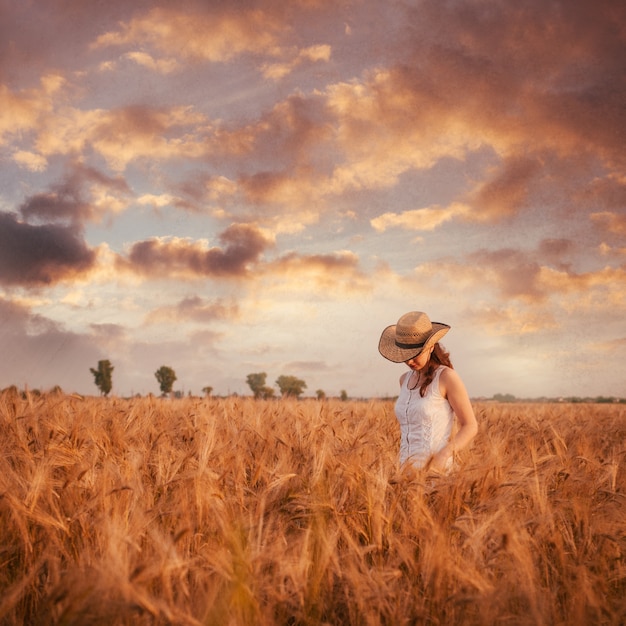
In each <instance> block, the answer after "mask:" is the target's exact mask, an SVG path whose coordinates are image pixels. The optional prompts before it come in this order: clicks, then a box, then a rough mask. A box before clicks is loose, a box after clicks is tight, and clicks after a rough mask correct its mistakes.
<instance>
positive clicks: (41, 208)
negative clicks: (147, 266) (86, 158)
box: [19, 164, 130, 223]
mask: <svg viewBox="0 0 626 626" xmlns="http://www.w3.org/2000/svg"><path fill="white" fill-rule="evenodd" d="M90 185H97V186H99V187H101V188H104V189H107V190H109V191H111V192H113V193H116V194H120V195H128V194H130V188H129V186H128V184H127V183H126V181H125V180H124V178H122V177H119V176H116V177H112V176H107V175H106V174H103V173H102V172H100V171H98V170H97V169H95V168H93V167H87V166H85V165H82V164H76V165H74V166H72V168H71V172H70V173H69V174H68V175H67V176H66V177H65V178H64V179H63V180H62V181H60V182H59V183H56V184H53V185H51V186H50V187H49V189H48V190H47V191H44V192H41V193H38V194H34V195H32V196H30V197H29V198H27V199H26V200H25V201H24V202H23V203H22V205H21V206H20V209H19V210H20V213H21V214H22V216H23V217H24V219H25V220H26V221H32V220H33V219H38V220H41V221H43V222H51V221H57V220H71V221H72V222H77V223H81V222H84V221H87V220H93V219H96V218H98V217H100V215H99V213H100V211H101V210H99V209H98V207H96V206H95V205H94V204H93V202H92V201H91V199H90V198H89V190H87V191H85V188H86V187H89V186H90Z"/></svg>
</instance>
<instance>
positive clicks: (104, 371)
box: [89, 359, 115, 396]
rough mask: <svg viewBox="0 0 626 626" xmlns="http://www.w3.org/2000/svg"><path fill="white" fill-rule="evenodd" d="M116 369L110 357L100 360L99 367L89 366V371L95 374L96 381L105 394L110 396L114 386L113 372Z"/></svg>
mask: <svg viewBox="0 0 626 626" xmlns="http://www.w3.org/2000/svg"><path fill="white" fill-rule="evenodd" d="M114 369H115V368H114V367H113V366H112V365H111V362H110V361H109V360H108V359H104V360H102V361H98V369H94V368H93V367H90V368H89V371H90V372H91V373H92V374H93V377H94V383H95V384H96V387H98V389H100V393H101V395H103V396H108V395H109V392H110V391H111V388H112V387H113V380H112V374H113V370H114Z"/></svg>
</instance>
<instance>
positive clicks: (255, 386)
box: [246, 372, 274, 400]
mask: <svg viewBox="0 0 626 626" xmlns="http://www.w3.org/2000/svg"><path fill="white" fill-rule="evenodd" d="M266 378H267V374H266V373H265V372H257V373H256V374H248V376H247V378H246V382H247V383H248V386H249V387H250V389H251V390H252V393H253V394H254V397H255V398H264V399H265V400H267V399H268V398H271V397H273V395H274V390H273V389H272V388H271V387H266V386H265V379H266Z"/></svg>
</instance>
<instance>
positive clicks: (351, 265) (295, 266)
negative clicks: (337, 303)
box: [264, 250, 372, 292]
mask: <svg viewBox="0 0 626 626" xmlns="http://www.w3.org/2000/svg"><path fill="white" fill-rule="evenodd" d="M264 273H265V275H270V276H271V277H274V278H277V279H279V280H280V281H281V283H282V282H283V281H284V280H286V279H287V280H289V282H288V283H286V284H285V285H284V286H287V288H288V289H289V290H292V289H293V290H296V291H299V290H300V289H301V288H302V287H305V288H306V287H310V286H311V285H315V287H316V288H317V289H322V290H325V291H326V290H331V289H332V290H335V289H344V290H346V291H347V292H353V291H364V290H365V291H367V290H370V289H371V287H372V285H371V282H370V280H369V278H368V277H367V276H366V275H365V273H364V272H363V271H362V270H361V269H360V267H359V258H358V256H357V255H356V254H354V253H353V252H350V251H347V250H344V251H340V252H335V253H332V254H312V255H306V254H298V253H296V252H290V253H287V254H284V255H282V256H281V257H280V258H278V259H276V260H275V261H272V262H271V263H268V264H267V266H266V267H265V272H264Z"/></svg>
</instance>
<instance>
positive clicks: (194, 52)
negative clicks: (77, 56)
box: [93, 7, 285, 63]
mask: <svg viewBox="0 0 626 626" xmlns="http://www.w3.org/2000/svg"><path fill="white" fill-rule="evenodd" d="M281 26H285V25H284V24H280V23H277V22H275V21H274V19H273V18H272V16H271V15H270V14H269V13H268V12H265V11H261V10H259V9H252V8H246V7H238V10H237V11H232V12H231V11H227V10H216V11H212V12H206V11H205V12H202V11H194V10H184V11H180V10H177V9H174V8H170V7H168V8H165V7H157V8H154V9H152V10H151V11H149V12H147V13H146V14H144V15H141V16H139V17H136V18H134V19H132V20H130V21H129V22H125V23H123V24H122V25H121V26H120V28H119V30H117V31H109V32H107V33H105V34H103V35H100V36H99V37H98V38H97V40H96V41H95V43H94V45H93V47H94V48H102V47H107V46H128V45H131V46H138V45H149V46H152V47H154V48H155V49H156V50H159V51H161V52H163V53H165V54H167V55H168V56H174V55H176V56H178V57H179V58H182V59H186V60H188V61H190V60H203V61H210V62H222V63H223V62H226V61H229V60H231V59H233V58H234V57H236V56H239V55H241V54H244V53H246V52H254V53H256V54H267V55H275V54H277V52H278V37H279V34H280V28H281Z"/></svg>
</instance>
